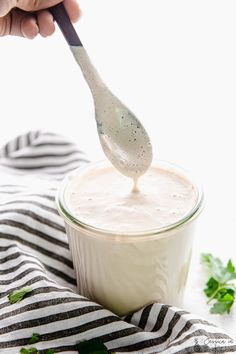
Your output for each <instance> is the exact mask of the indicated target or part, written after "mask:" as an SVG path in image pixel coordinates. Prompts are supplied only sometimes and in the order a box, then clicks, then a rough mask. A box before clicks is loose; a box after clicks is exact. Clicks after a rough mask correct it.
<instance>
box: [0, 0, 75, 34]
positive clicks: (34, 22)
mask: <svg viewBox="0 0 236 354" xmlns="http://www.w3.org/2000/svg"><path fill="white" fill-rule="evenodd" d="M60 2H62V0H0V36H6V35H13V36H21V37H26V38H30V39H33V38H34V37H35V36H37V34H41V36H43V37H47V36H50V35H51V34H52V33H53V32H54V31H55V25H54V22H53V17H52V15H51V14H50V12H49V11H48V10H47V8H49V7H51V6H53V5H56V4H58V3H60ZM63 2H64V5H65V8H66V10H67V12H68V14H69V16H70V19H71V20H72V21H73V22H76V21H77V20H78V19H79V16H80V9H79V5H78V3H77V1H76V0H64V1H63Z"/></svg>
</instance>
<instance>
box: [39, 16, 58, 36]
mask: <svg viewBox="0 0 236 354" xmlns="http://www.w3.org/2000/svg"><path fill="white" fill-rule="evenodd" d="M37 22H38V26H39V33H40V34H41V36H42V37H47V36H50V35H51V34H53V33H54V31H55V24H54V22H53V17H52V15H51V14H50V12H48V11H46V10H42V11H39V13H38V15H37Z"/></svg>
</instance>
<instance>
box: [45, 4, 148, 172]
mask: <svg viewBox="0 0 236 354" xmlns="http://www.w3.org/2000/svg"><path fill="white" fill-rule="evenodd" d="M50 11H51V13H52V15H53V17H54V19H55V20H56V22H57V24H58V26H59V27H60V29H61V31H62V33H63V35H64V37H65V39H66V41H67V42H68V44H69V46H70V49H71V51H72V53H73V55H74V57H75V60H76V61H77V63H78V64H79V66H80V68H81V70H82V72H83V75H84V78H85V80H86V81H87V83H88V85H89V87H90V90H91V93H92V95H93V99H94V105H95V118H96V122H97V130H98V135H99V139H100V142H101V145H102V148H103V151H104V153H105V155H106V156H107V158H108V159H109V160H110V161H111V163H112V164H113V165H114V166H115V167H116V168H117V169H118V170H119V171H120V172H121V173H122V174H124V175H126V176H128V177H131V178H133V179H137V178H138V177H139V176H141V175H142V174H144V172H146V170H147V169H148V168H149V166H150V164H151V162H152V145H151V142H150V139H149V136H148V134H147V132H146V130H145V129H144V127H143V126H142V124H141V123H140V121H139V120H138V119H137V117H136V116H135V115H134V113H132V112H131V111H130V109H129V108H127V107H126V106H125V105H124V104H123V103H122V102H121V101H120V100H119V99H118V98H117V97H116V96H115V95H114V94H113V93H112V92H111V91H110V90H109V89H108V87H107V86H106V85H105V84H104V82H103V81H102V80H101V78H100V76H99V75H98V73H97V71H96V69H95V68H94V66H93V64H92V63H91V61H90V59H89V56H88V54H87V52H86V50H85V49H84V47H83V45H82V43H81V41H80V39H79V37H78V34H77V33H76V31H75V29H74V27H73V25H72V23H71V21H70V19H69V16H68V14H67V12H66V10H65V8H64V5H63V3H60V4H58V5H56V6H53V7H52V8H51V9H50Z"/></svg>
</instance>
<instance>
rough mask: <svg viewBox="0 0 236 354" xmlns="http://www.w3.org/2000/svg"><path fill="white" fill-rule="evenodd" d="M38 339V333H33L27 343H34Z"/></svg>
mask: <svg viewBox="0 0 236 354" xmlns="http://www.w3.org/2000/svg"><path fill="white" fill-rule="evenodd" d="M39 341H40V334H38V333H33V334H32V336H31V338H30V339H29V340H28V344H34V343H37V342H39Z"/></svg>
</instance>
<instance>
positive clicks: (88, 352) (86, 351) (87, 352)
mask: <svg viewBox="0 0 236 354" xmlns="http://www.w3.org/2000/svg"><path fill="white" fill-rule="evenodd" d="M76 348H77V350H78V351H79V353H80V354H108V350H107V348H106V346H105V345H104V344H103V342H102V341H101V340H100V339H96V338H94V339H90V340H88V341H84V342H80V343H77V344H76Z"/></svg>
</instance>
